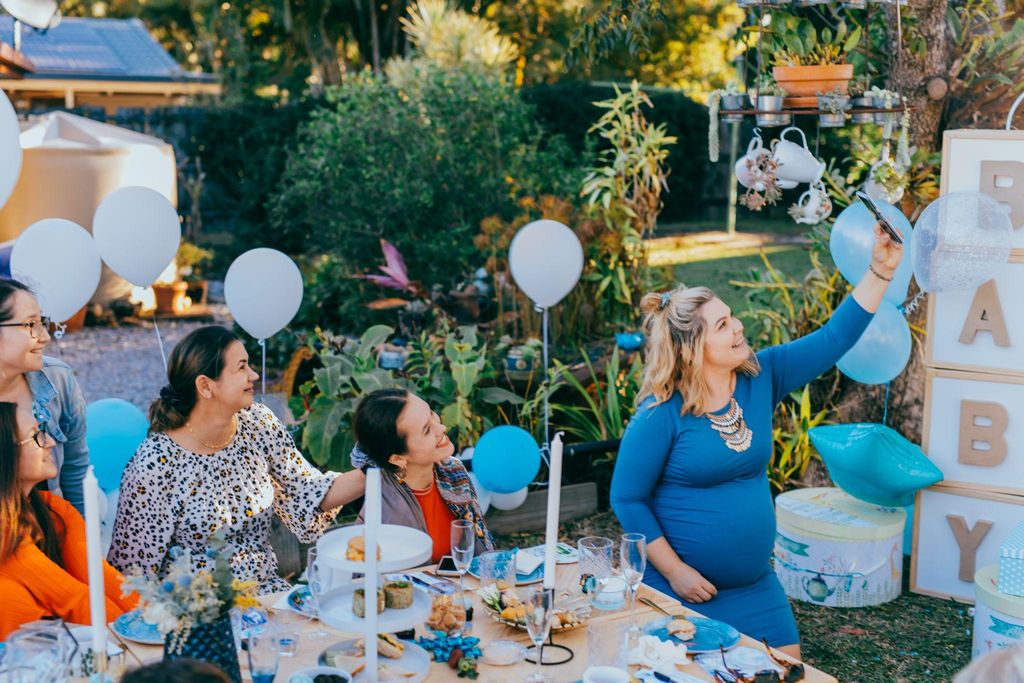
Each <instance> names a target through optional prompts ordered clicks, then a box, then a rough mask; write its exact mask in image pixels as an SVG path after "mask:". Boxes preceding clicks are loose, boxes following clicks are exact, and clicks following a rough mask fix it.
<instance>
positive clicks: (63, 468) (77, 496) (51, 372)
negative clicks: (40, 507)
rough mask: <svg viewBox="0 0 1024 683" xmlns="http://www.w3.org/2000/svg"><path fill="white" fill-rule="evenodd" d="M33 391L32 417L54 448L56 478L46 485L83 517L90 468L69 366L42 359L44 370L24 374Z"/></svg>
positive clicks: (81, 406) (80, 403)
mask: <svg viewBox="0 0 1024 683" xmlns="http://www.w3.org/2000/svg"><path fill="white" fill-rule="evenodd" d="M25 377H26V379H28V386H29V389H30V390H31V391H32V413H33V414H34V415H35V418H36V420H38V421H39V424H45V425H46V433H47V434H49V435H50V436H52V437H53V439H54V441H56V442H57V445H56V446H55V447H54V448H53V458H54V460H55V461H56V462H57V476H56V477H55V478H54V479H51V480H50V481H49V482H48V484H49V488H50V491H52V492H54V493H55V494H57V495H58V496H61V497H62V498H64V499H65V500H66V501H68V502H69V503H71V504H72V505H74V506H75V508H76V509H77V510H78V511H79V512H81V513H82V514H83V515H84V514H85V499H84V496H83V493H82V479H84V478H85V472H86V470H87V469H88V468H89V447H88V446H87V445H86V443H85V397H84V396H83V395H82V389H81V388H80V387H79V386H78V380H76V379H75V374H74V372H72V370H71V368H70V366H68V365H67V363H64V362H63V361H59V360H57V359H56V358H50V357H49V356H43V369H42V370H39V371H33V372H29V373H26V375H25Z"/></svg>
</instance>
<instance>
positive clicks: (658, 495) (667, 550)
mask: <svg viewBox="0 0 1024 683" xmlns="http://www.w3.org/2000/svg"><path fill="white" fill-rule="evenodd" d="M902 254H903V250H902V247H901V246H900V245H898V244H896V243H894V242H892V241H890V240H889V238H888V237H887V236H886V235H885V233H883V232H882V231H881V230H880V229H879V228H878V227H877V226H876V227H875V244H874V247H873V250H872V261H871V264H870V267H869V268H868V271H867V272H866V273H865V274H864V277H863V278H862V279H861V281H860V284H858V285H857V287H856V288H855V289H854V290H853V293H852V295H851V296H850V297H848V298H847V299H846V300H845V301H843V303H842V304H841V305H840V306H839V308H837V309H836V311H835V313H834V314H833V315H832V318H831V319H830V320H829V321H828V322H827V323H826V324H825V325H824V326H823V327H822V328H821V329H819V330H817V331H815V332H813V333H811V334H809V335H807V336H806V337H803V338H801V339H797V340H795V341H793V342H790V343H788V344H782V345H780V346H774V347H771V348H768V349H765V350H763V351H760V352H759V353H757V354H756V355H755V354H754V353H753V352H752V351H751V349H750V347H749V346H748V345H747V342H746V340H745V339H744V337H743V325H742V324H741V323H740V321H739V320H737V319H736V318H735V317H733V315H732V312H731V311H730V310H729V307H728V306H726V305H725V303H723V302H722V300H721V299H719V298H717V297H716V296H715V295H714V293H712V292H711V290H709V289H707V288H705V287H692V288H686V287H681V286H680V287H677V288H676V289H674V290H672V291H671V292H666V293H664V294H658V293H652V294H647V295H646V296H644V298H643V301H642V302H641V307H642V308H643V310H644V312H645V318H644V329H645V332H646V335H647V348H646V354H647V355H646V359H645V364H644V376H643V387H642V389H641V392H640V396H639V401H640V405H639V407H638V408H637V411H636V414H635V415H634V416H633V419H632V420H631V421H630V424H629V427H628V428H627V430H626V434H625V436H624V437H623V439H622V445H621V447H620V449H619V455H618V460H617V462H616V463H615V474H614V476H613V478H612V490H611V503H612V507H613V508H614V509H615V514H616V515H617V516H618V518H619V521H620V522H621V523H622V526H623V528H624V529H625V530H626V531H629V532H640V533H642V534H645V535H646V536H647V541H648V555H649V558H650V563H649V564H648V568H647V573H646V575H645V576H644V582H645V583H647V584H648V585H649V586H652V587H654V588H656V589H658V590H660V591H663V592H665V593H668V594H670V595H671V594H675V595H676V596H677V597H679V598H680V599H681V600H682V601H683V602H684V603H686V604H687V605H688V606H690V607H692V608H694V609H696V610H698V611H700V612H702V613H704V614H705V615H707V616H709V617H712V618H714V619H718V620H720V621H724V622H726V623H729V624H731V625H733V626H735V627H736V628H738V629H739V630H740V631H742V632H743V633H746V634H747V635H749V636H752V637H754V638H758V639H760V638H766V639H767V640H768V642H769V643H770V644H771V645H772V646H774V647H778V648H780V649H781V650H783V651H784V652H786V653H787V654H791V655H793V656H796V657H799V655H800V645H799V643H800V635H799V633H798V632H797V627H796V621H795V620H794V618H793V612H792V609H791V608H790V606H789V602H788V601H787V599H786V595H785V593H784V592H783V590H782V586H781V585H780V584H779V581H778V579H777V578H776V577H775V573H774V572H773V571H772V568H771V565H770V564H769V559H770V558H771V555H772V547H773V545H774V542H775V509H774V506H773V504H772V496H771V490H770V487H769V484H768V476H767V466H768V462H769V460H770V459H771V455H772V413H773V412H774V410H775V406H776V405H777V404H778V403H779V401H781V400H782V399H783V398H784V397H786V396H787V395H788V394H789V393H790V392H792V391H793V390H795V389H798V388H800V387H802V386H804V385H805V384H807V383H808V382H810V381H811V380H813V379H814V378H816V377H817V376H818V375H820V374H822V373H823V372H825V371H827V370H828V369H829V368H831V367H832V366H833V365H835V363H836V361H837V360H839V358H841V357H842V356H843V354H845V353H846V352H847V351H848V350H849V349H850V348H851V347H852V346H853V345H854V344H855V343H856V341H857V339H858V338H859V337H860V335H861V333H862V332H863V331H864V329H865V328H866V327H867V326H868V323H869V322H870V321H871V318H872V315H873V314H874V312H875V310H877V308H878V305H879V303H880V302H881V301H882V296H883V294H885V289H886V287H887V286H888V284H889V282H890V281H891V280H892V276H893V273H894V272H895V270H896V266H898V265H899V262H900V258H901V256H902Z"/></svg>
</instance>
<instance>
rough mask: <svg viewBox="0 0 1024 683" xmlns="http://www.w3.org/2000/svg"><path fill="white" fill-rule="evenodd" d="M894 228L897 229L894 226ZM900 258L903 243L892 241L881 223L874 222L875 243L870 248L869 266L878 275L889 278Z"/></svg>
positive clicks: (901, 257)
mask: <svg viewBox="0 0 1024 683" xmlns="http://www.w3.org/2000/svg"><path fill="white" fill-rule="evenodd" d="M894 230H897V229H896V228H894ZM900 237H902V235H900ZM902 260H903V244H902V243H898V242H896V241H894V240H893V239H892V238H891V237H889V235H888V234H887V233H886V232H885V230H883V229H882V226H881V224H879V223H875V243H874V245H873V246H872V248H871V267H872V268H874V269H875V271H876V272H877V273H878V274H879V275H883V276H885V277H887V278H890V279H891V278H892V276H893V275H894V274H895V273H896V269H897V268H898V267H899V265H900V261H902ZM869 272H870V271H869Z"/></svg>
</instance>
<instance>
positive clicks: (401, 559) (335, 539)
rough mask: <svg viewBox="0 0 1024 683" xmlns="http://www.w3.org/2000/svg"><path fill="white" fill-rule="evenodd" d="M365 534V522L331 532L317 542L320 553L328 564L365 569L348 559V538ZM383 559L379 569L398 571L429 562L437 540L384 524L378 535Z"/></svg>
mask: <svg viewBox="0 0 1024 683" xmlns="http://www.w3.org/2000/svg"><path fill="white" fill-rule="evenodd" d="M362 535H363V525H362V524H358V525H354V526H346V527H342V528H340V529H334V530H332V531H328V532H327V533H326V534H324V535H323V536H321V537H320V540H319V541H317V543H316V549H317V555H318V557H319V558H320V560H321V561H322V562H324V563H325V564H326V565H328V566H329V567H333V568H335V569H342V570H345V571H349V572H359V573H363V572H365V571H366V568H365V566H364V565H365V563H364V562H353V561H352V560H347V559H345V552H346V551H347V550H348V542H349V539H351V538H354V537H356V536H362ZM377 545H378V546H379V547H380V560H379V561H378V562H377V571H378V572H381V573H384V572H397V571H402V570H403V569H409V568H410V567H419V566H420V565H423V564H426V563H427V562H429V561H430V557H431V555H433V554H434V541H433V539H431V538H430V536H428V535H427V534H425V533H423V532H422V531H420V530H419V529H413V528H411V527H407V526H398V525H397V524H382V525H381V527H380V533H379V534H378V535H377Z"/></svg>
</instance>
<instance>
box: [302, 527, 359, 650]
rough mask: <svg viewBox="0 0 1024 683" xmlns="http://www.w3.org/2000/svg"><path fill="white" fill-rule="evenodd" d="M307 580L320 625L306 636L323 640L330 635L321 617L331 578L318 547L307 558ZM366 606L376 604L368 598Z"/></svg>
mask: <svg viewBox="0 0 1024 683" xmlns="http://www.w3.org/2000/svg"><path fill="white" fill-rule="evenodd" d="M306 560H307V561H306V580H307V581H308V582H309V600H310V602H312V603H313V612H314V613H315V614H316V617H315V618H316V619H317V622H318V625H317V627H316V629H315V630H313V631H310V632H309V633H307V634H306V636H307V637H308V638H310V639H311V640H323V639H325V638H328V637H329V636H330V634H329V633H328V632H327V631H325V630H324V629H323V626H321V625H320V624H322V623H323V620H322V619H321V616H320V599H321V598H322V597H323V595H324V593H326V592H327V584H328V581H329V578H330V571H331V570H330V569H329V568H328V567H326V566H324V565H323V564H322V563H321V562H320V559H319V556H318V555H317V550H316V546H313V547H312V548H310V549H309V553H308V554H307V556H306ZM366 604H368V605H375V604H376V602H375V601H374V600H372V599H370V598H367V600H366Z"/></svg>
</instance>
